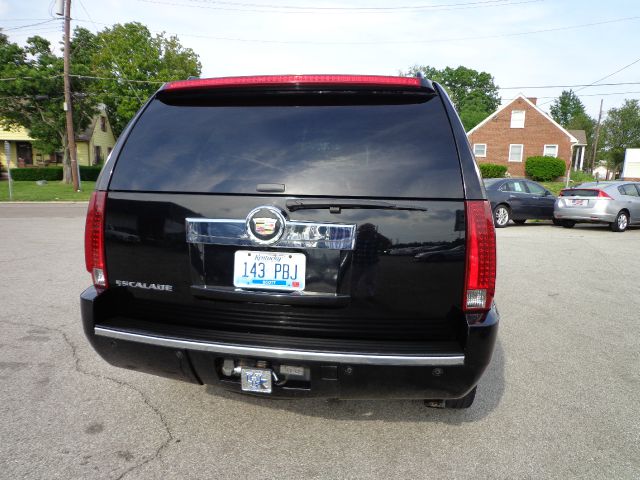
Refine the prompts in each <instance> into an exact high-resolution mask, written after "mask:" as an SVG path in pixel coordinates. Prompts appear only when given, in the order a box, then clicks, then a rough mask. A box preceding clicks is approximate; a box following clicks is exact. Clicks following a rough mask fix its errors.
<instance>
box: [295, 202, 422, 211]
mask: <svg viewBox="0 0 640 480" xmlns="http://www.w3.org/2000/svg"><path fill="white" fill-rule="evenodd" d="M286 205H287V209H288V210H289V211H290V212H295V211H296V210H321V209H324V208H328V209H329V211H330V212H331V213H340V210H342V209H376V210H408V211H416V212H426V211H427V209H426V208H424V207H416V206H413V205H398V204H394V203H389V202H383V201H379V200H352V201H349V200H300V199H290V200H287V203H286Z"/></svg>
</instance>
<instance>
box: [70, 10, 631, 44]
mask: <svg viewBox="0 0 640 480" xmlns="http://www.w3.org/2000/svg"><path fill="white" fill-rule="evenodd" d="M139 1H149V2H152V3H158V2H157V1H156V0H139ZM159 3H163V4H164V3H166V4H168V5H177V4H175V3H168V2H159ZM639 19H640V16H633V17H624V18H616V19H612V20H603V21H601V22H592V23H583V24H578V25H567V26H563V27H553V28H544V29H539V30H528V31H524V32H514V33H503V34H493V35H481V36H470V37H449V38H437V39H430V40H420V39H415V38H414V39H411V40H382V41H359V42H356V41H354V42H340V41H314V40H270V39H259V38H242V37H224V36H217V35H203V34H194V33H180V32H164V33H169V34H171V35H177V36H181V37H194V38H207V39H211V40H220V41H228V42H243V43H262V44H275V45H288V44H297V45H402V44H422V43H427V44H428V43H443V42H456V41H467V40H484V39H492V38H509V37H519V36H525V35H533V34H536V33H548V32H559V31H564V30H575V29H579V28H587V27H594V26H599V25H607V24H611V23H619V22H627V21H633V20H639ZM77 21H79V22H83V21H85V20H81V19H78V20H77ZM92 23H94V24H95V22H92ZM154 33H160V32H158V31H155V32H154Z"/></svg>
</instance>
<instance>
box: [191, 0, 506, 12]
mask: <svg viewBox="0 0 640 480" xmlns="http://www.w3.org/2000/svg"><path fill="white" fill-rule="evenodd" d="M190 1H192V2H201V3H209V4H217V5H229V6H235V7H249V8H269V9H278V10H316V11H323V10H337V11H352V10H353V11H372V10H384V11H394V10H424V9H432V8H439V7H455V6H466V5H486V4H495V3H506V2H509V1H511V0H484V1H473V2H460V3H441V4H431V5H396V6H393V7H305V6H298V5H274V4H261V3H248V2H231V1H222V0H190Z"/></svg>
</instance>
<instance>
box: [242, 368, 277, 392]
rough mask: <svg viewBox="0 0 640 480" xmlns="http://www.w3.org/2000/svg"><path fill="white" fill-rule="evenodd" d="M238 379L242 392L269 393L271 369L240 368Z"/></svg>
mask: <svg viewBox="0 0 640 480" xmlns="http://www.w3.org/2000/svg"><path fill="white" fill-rule="evenodd" d="M240 379H241V382H240V383H241V385H242V391H243V392H258V393H271V370H268V369H264V368H242V369H240Z"/></svg>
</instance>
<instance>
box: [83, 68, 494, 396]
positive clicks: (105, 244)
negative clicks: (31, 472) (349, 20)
mask: <svg viewBox="0 0 640 480" xmlns="http://www.w3.org/2000/svg"><path fill="white" fill-rule="evenodd" d="M107 163H108V165H106V166H105V168H104V169H103V170H102V174H101V176H100V178H99V179H98V181H97V184H96V191H95V192H94V193H93V196H92V198H91V202H90V205H89V210H88V214H87V227H86V237H85V238H86V244H85V247H86V266H87V270H88V271H89V272H91V274H92V277H93V286H92V287H90V288H88V289H87V290H86V291H84V292H83V293H82V295H81V307H82V319H83V323H84V329H85V333H86V335H87V337H88V339H89V341H90V342H91V344H92V345H93V347H94V348H95V350H96V351H97V352H98V353H99V354H100V355H101V356H102V357H103V358H104V359H105V360H106V361H107V362H109V363H111V364H113V365H115V366H119V367H123V368H129V369H133V370H136V371H140V372H148V373H152V374H156V375H161V376H165V377H171V378H176V379H180V380H186V381H190V382H194V383H201V384H202V383H203V384H211V385H216V386H219V387H222V388H226V389H229V390H233V391H237V392H242V393H247V394H253V395H262V396H270V397H329V398H383V397H384V398H387V397H391V398H418V399H424V400H426V401H428V405H430V406H438V407H451V408H466V407H469V406H470V405H471V403H472V402H473V399H474V396H475V392H476V385H477V384H478V381H479V380H480V378H481V376H482V374H483V372H484V371H485V369H486V368H487V365H488V364H489V361H490V359H491V355H492V352H493V348H494V343H495V339H496V334H497V327H498V312H497V310H496V308H495V305H494V302H493V297H494V289H495V274H496V259H495V249H496V246H495V231H494V227H493V221H492V214H491V208H490V205H489V202H488V201H487V199H486V197H485V193H484V189H483V187H482V183H481V180H480V178H479V176H478V174H477V173H476V172H477V170H476V166H475V164H474V157H473V154H472V152H471V150H470V149H469V147H468V142H467V140H466V136H465V131H464V128H463V127H462V124H461V122H460V120H459V118H458V116H457V114H456V113H455V110H454V108H453V105H452V103H451V101H450V100H449V98H448V97H447V95H446V93H445V92H444V90H443V89H442V87H441V86H439V85H438V84H436V83H432V82H431V81H429V80H425V79H422V78H406V77H379V76H342V75H337V76H335V75H332V76H324V75H319V76H317V75H314V76H304V75H303V76H269V77H242V78H218V79H195V80H187V81H175V82H171V83H168V84H166V85H165V86H164V87H162V88H161V89H160V90H159V91H158V92H156V93H155V94H154V95H153V96H152V97H151V99H150V100H149V101H148V103H147V104H146V105H145V106H144V107H143V108H142V110H141V111H140V112H138V114H137V115H136V117H135V118H134V120H133V121H132V122H131V123H130V125H129V126H128V127H127V128H126V129H125V131H124V132H123V134H122V135H121V136H120V139H119V140H118V144H117V145H116V147H115V148H114V150H113V152H112V154H111V157H110V159H109V160H108V162H107ZM105 225H106V226H108V228H105ZM132 228H134V231H131V229H132ZM118 232H122V233H123V234H125V236H123V235H122V234H119V233H118ZM130 235H135V236H136V237H135V238H136V239H137V241H135V242H132V241H129V240H128V236H130ZM442 245H450V246H456V247H457V249H456V250H454V249H452V250H450V251H448V252H447V255H446V258H444V257H443V258H441V259H440V260H439V261H434V262H431V261H416V260H415V259H414V256H415V255H416V254H417V253H419V252H420V251H430V249H432V248H442V247H441V246H442ZM401 251H402V252H403V254H399V252H401ZM392 252H394V253H395V254H392Z"/></svg>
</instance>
